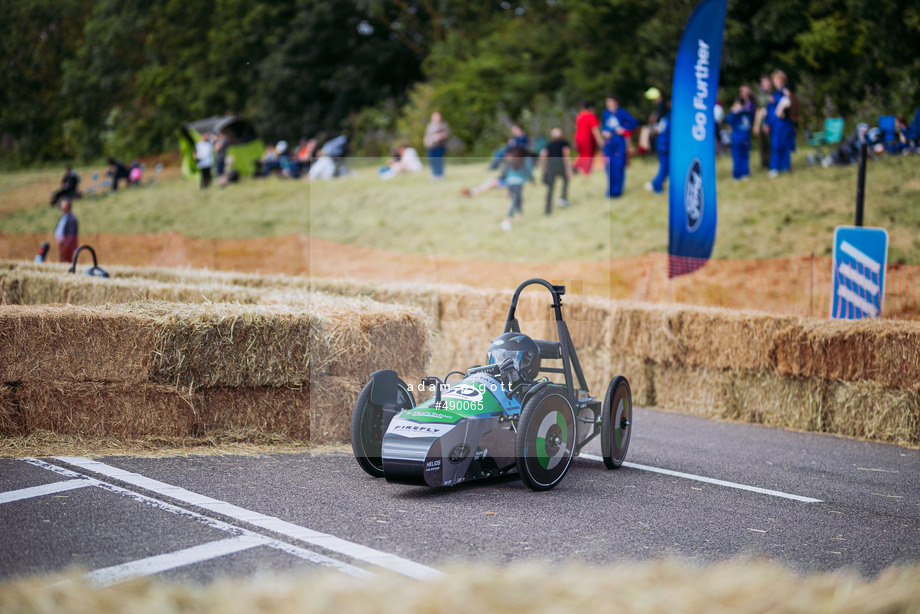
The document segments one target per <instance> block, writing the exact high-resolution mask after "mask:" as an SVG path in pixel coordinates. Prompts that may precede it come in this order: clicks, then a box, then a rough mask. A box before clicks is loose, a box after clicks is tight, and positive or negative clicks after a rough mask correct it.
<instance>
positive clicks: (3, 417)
mask: <svg viewBox="0 0 920 614" xmlns="http://www.w3.org/2000/svg"><path fill="white" fill-rule="evenodd" d="M21 434H22V425H21V424H20V420H19V406H18V405H17V403H16V390H15V388H14V387H13V386H9V385H7V384H0V436H3V437H12V436H14V435H21Z"/></svg>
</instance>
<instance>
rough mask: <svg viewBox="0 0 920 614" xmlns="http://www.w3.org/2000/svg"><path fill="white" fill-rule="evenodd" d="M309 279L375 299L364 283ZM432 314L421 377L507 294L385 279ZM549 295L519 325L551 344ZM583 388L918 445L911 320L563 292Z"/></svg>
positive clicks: (526, 308) (449, 358)
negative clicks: (619, 385) (833, 317)
mask: <svg viewBox="0 0 920 614" xmlns="http://www.w3.org/2000/svg"><path fill="white" fill-rule="evenodd" d="M318 284H319V285H321V286H322V287H324V288H325V289H327V290H329V291H337V292H342V293H345V294H355V295H367V296H375V298H376V297H379V296H381V294H380V293H378V292H377V288H378V287H377V286H374V285H373V284H369V283H366V282H363V283H358V282H347V281H341V282H326V281H323V280H320V281H319V282H318ZM433 292H434V293H436V296H437V302H438V309H437V313H438V321H437V324H436V326H435V331H436V336H435V341H434V344H433V348H434V352H433V354H432V360H431V369H430V370H431V372H433V373H437V374H444V373H447V372H448V371H451V370H454V369H463V368H466V367H469V366H471V365H474V364H481V363H483V362H484V361H485V352H486V349H487V347H488V344H489V341H490V340H491V339H492V338H493V337H495V336H496V335H498V334H499V333H501V331H502V327H503V325H504V322H505V317H506V315H507V310H508V306H509V303H510V300H511V291H510V290H505V291H493V290H479V289H473V288H466V287H462V286H447V285H444V286H425V287H424V289H423V290H418V287H417V286H410V285H408V284H407V285H405V286H399V285H393V284H390V285H388V286H387V293H386V300H391V301H394V302H397V303H403V304H407V305H418V306H421V307H422V308H423V309H424V310H425V311H426V312H428V313H430V304H431V301H432V293H433ZM549 302H550V300H549V295H548V294H546V292H545V291H544V290H543V289H540V288H536V289H533V290H531V289H528V290H527V291H525V293H524V295H523V296H522V299H521V301H520V303H519V305H518V312H517V317H518V319H519V320H520V324H521V328H522V330H523V331H524V332H527V333H528V334H530V335H531V336H533V337H535V338H541V339H555V338H556V333H555V326H554V324H553V320H552V311H551V310H550V309H548V306H549ZM563 304H564V314H565V317H566V323H567V325H568V328H569V332H570V333H571V336H572V338H573V340H574V342H575V346H576V348H577V350H578V356H579V358H580V360H581V364H582V368H583V370H584V373H585V376H586V379H587V380H588V387H589V389H590V390H591V391H592V393H593V394H594V395H595V396H598V397H600V396H603V394H604V392H605V390H606V386H607V383H608V382H609V381H610V379H611V378H612V377H613V376H614V375H617V374H621V375H625V376H626V377H627V378H628V379H629V381H630V385H631V388H632V392H633V398H634V401H635V402H636V403H638V404H640V405H649V406H657V407H659V408H662V409H667V410H671V411H678V412H682V413H690V414H695V415H700V416H706V417H711V418H718V419H727V420H740V421H746V422H754V423H759V424H765V425H769V426H777V427H783V428H792V429H799V430H809V431H819V432H827V433H836V434H841V435H848V436H856V437H864V438H867V439H873V440H877V441H886V442H892V443H898V444H902V445H913V446H916V445H920V323H914V322H902V321H887V320H876V321H871V322H841V321H828V320H816V319H810V318H801V317H796V316H784V315H773V314H767V313H762V312H754V311H734V310H728V309H721V308H712V307H693V306H686V305H660V304H646V303H636V302H630V301H608V300H604V299H602V298H598V297H582V296H574V295H569V296H566V297H565V298H564V299H563Z"/></svg>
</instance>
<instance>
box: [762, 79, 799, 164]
mask: <svg viewBox="0 0 920 614" xmlns="http://www.w3.org/2000/svg"><path fill="white" fill-rule="evenodd" d="M770 78H771V79H772V80H773V88H774V90H773V103H774V104H775V106H774V108H773V114H772V117H771V118H770V173H769V175H770V177H776V176H778V175H779V174H780V173H784V172H789V171H790V170H791V169H792V164H791V154H792V152H793V151H795V131H796V128H797V123H796V121H797V119H798V109H797V108H796V104H795V97H794V96H793V94H792V92H791V91H790V90H789V89H788V88H787V87H786V82H787V78H786V73H784V72H783V71H781V70H774V71H773V72H772V73H771V75H770Z"/></svg>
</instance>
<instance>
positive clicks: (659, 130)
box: [645, 99, 671, 194]
mask: <svg viewBox="0 0 920 614" xmlns="http://www.w3.org/2000/svg"><path fill="white" fill-rule="evenodd" d="M662 103H663V104H662V105H660V106H657V107H656V110H655V119H656V123H655V134H656V135H657V136H656V137H655V149H656V150H657V151H658V174H657V175H655V178H654V179H652V180H651V181H649V182H648V183H646V184H645V189H646V190H648V191H649V192H654V193H655V194H661V193H662V192H664V182H665V181H667V179H668V171H669V170H670V163H671V101H670V100H667V101H665V100H663V99H662Z"/></svg>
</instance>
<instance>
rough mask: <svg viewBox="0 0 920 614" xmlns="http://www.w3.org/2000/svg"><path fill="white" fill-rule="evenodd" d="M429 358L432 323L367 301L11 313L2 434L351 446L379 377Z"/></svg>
mask: <svg viewBox="0 0 920 614" xmlns="http://www.w3.org/2000/svg"><path fill="white" fill-rule="evenodd" d="M428 357H429V332H428V329H427V327H426V326H425V322H424V317H423V316H422V314H420V313H418V312H417V311H416V310H414V309H407V308H399V307H396V306H388V305H380V304H376V303H373V302H372V301H369V300H359V299H345V298H341V297H329V296H318V295H317V296H313V297H311V300H310V301H309V302H308V303H301V304H292V305H288V306H281V305H274V306H255V305H242V304H229V303H208V304H197V305H192V304H176V303H133V304H122V305H109V306H106V307H80V306H7V307H2V308H0V365H2V366H0V382H3V384H2V393H0V429H2V431H0V432H2V433H3V434H24V433H29V432H32V431H35V430H38V429H47V430H51V431H55V432H59V433H67V434H80V435H85V436H94V437H95V436H98V437H101V436H108V437H112V436H114V437H121V438H135V437H142V436H146V435H163V436H199V435H204V434H206V433H208V432H212V431H215V430H228V429H239V428H246V429H253V428H254V429H258V430H259V431H263V432H266V433H280V434H283V435H286V436H288V437H292V438H296V439H300V440H305V441H306V440H311V441H314V442H331V441H345V440H347V437H348V426H349V420H350V416H351V408H352V405H353V404H354V400H355V398H356V396H357V392H358V391H359V390H360V388H361V386H362V385H363V384H364V383H365V382H366V381H367V378H368V376H369V375H370V373H371V372H373V371H375V370H377V369H381V368H396V369H399V370H401V373H404V374H405V376H406V377H409V376H414V377H418V376H420V374H421V373H422V372H423V371H424V369H425V367H426V365H427V361H428Z"/></svg>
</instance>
